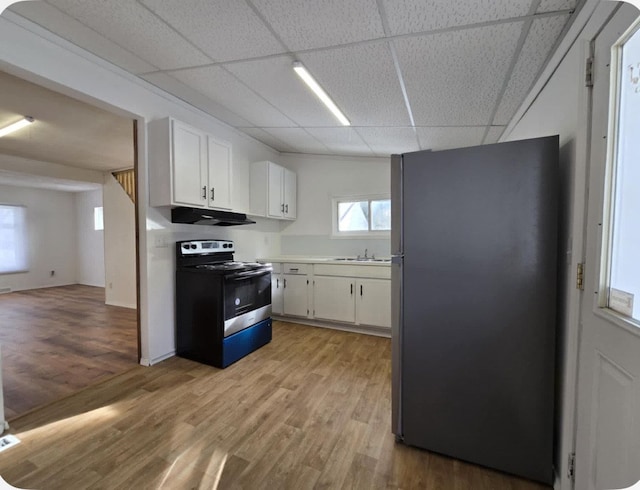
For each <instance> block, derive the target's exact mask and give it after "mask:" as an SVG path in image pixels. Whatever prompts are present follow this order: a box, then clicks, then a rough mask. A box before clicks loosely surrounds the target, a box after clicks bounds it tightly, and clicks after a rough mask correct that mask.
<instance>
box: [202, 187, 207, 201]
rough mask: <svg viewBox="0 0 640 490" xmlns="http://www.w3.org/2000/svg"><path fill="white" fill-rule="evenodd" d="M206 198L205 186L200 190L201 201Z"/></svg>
mask: <svg viewBox="0 0 640 490" xmlns="http://www.w3.org/2000/svg"><path fill="white" fill-rule="evenodd" d="M206 198H207V186H206V185H205V186H204V187H203V188H202V199H206Z"/></svg>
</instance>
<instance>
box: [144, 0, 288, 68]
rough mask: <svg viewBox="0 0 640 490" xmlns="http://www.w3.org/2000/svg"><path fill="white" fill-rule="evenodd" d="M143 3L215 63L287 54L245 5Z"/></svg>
mask: <svg viewBox="0 0 640 490" xmlns="http://www.w3.org/2000/svg"><path fill="white" fill-rule="evenodd" d="M142 3H144V4H145V5H146V6H148V7H149V8H151V9H152V10H153V11H154V12H155V13H156V14H158V15H159V16H160V17H162V18H163V19H164V20H165V21H166V22H167V23H168V24H170V25H171V26H172V27H173V28H174V29H176V30H177V31H178V32H180V33H181V34H182V35H183V36H184V37H185V38H187V39H189V40H190V41H191V42H192V43H193V44H195V45H196V46H198V47H199V48H200V49H202V51H204V52H205V53H207V54H208V55H209V56H210V57H211V58H212V59H214V60H216V61H227V60H234V59H244V58H253V57H258V56H264V55H269V54H274V53H281V52H283V51H285V50H284V48H283V46H282V44H280V42H279V41H278V40H277V39H276V38H275V37H274V36H273V34H271V32H270V31H269V29H267V26H265V25H264V23H263V22H262V21H261V20H260V18H259V17H258V16H257V15H256V14H255V13H254V11H253V10H251V8H250V7H249V6H248V5H247V3H246V2H243V1H238V0H216V1H215V2H212V1H210V0H170V1H167V0H142Z"/></svg>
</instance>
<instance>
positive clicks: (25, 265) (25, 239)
mask: <svg viewBox="0 0 640 490" xmlns="http://www.w3.org/2000/svg"><path fill="white" fill-rule="evenodd" d="M0 206H2V207H10V208H20V209H22V210H23V212H24V223H23V236H22V241H23V247H24V251H23V253H24V261H23V267H18V268H16V269H11V270H6V271H3V270H0V275H3V274H18V273H22V272H29V242H28V240H29V238H28V233H29V231H28V228H27V217H26V213H27V207H26V206H23V205H21V204H9V203H0Z"/></svg>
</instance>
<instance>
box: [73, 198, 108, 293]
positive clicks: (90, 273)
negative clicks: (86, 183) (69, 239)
mask: <svg viewBox="0 0 640 490" xmlns="http://www.w3.org/2000/svg"><path fill="white" fill-rule="evenodd" d="M74 196H75V203H76V224H77V225H76V237H77V238H76V240H77V251H78V255H77V272H78V276H77V280H78V284H86V285H87V286H97V287H101V288H102V287H104V284H105V283H104V232H103V231H102V230H96V229H95V226H94V218H93V215H94V208H96V207H101V206H102V190H101V189H96V190H94V191H86V192H77V193H75V194H74Z"/></svg>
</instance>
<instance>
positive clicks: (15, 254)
mask: <svg viewBox="0 0 640 490" xmlns="http://www.w3.org/2000/svg"><path fill="white" fill-rule="evenodd" d="M26 214H27V213H26V208H25V207H24V206H15V205H11V204H0V274H5V273H10V272H26V271H27V269H28V263H27V256H28V253H27V223H26Z"/></svg>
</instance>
